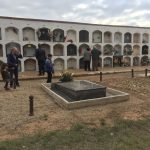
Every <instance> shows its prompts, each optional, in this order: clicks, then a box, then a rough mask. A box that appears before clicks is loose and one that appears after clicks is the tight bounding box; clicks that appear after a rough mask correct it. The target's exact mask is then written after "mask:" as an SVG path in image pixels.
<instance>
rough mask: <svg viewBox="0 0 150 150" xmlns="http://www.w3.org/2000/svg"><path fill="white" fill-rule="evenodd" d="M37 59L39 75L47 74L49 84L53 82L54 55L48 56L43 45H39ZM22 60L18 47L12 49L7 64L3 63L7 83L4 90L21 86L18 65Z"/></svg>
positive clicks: (2, 67) (3, 74) (0, 69)
mask: <svg viewBox="0 0 150 150" xmlns="http://www.w3.org/2000/svg"><path fill="white" fill-rule="evenodd" d="M35 57H36V59H37V61H38V67H39V75H44V73H45V72H47V83H50V82H51V80H52V74H53V73H54V68H53V63H52V55H51V54H48V55H47V56H46V54H45V51H44V49H42V48H41V45H40V44H39V45H38V49H36V53H35ZM20 58H22V55H21V54H20V52H19V50H18V49H17V48H16V47H12V48H11V50H10V53H9V54H8V55H7V63H2V65H1V68H0V71H1V76H2V79H3V81H4V82H5V85H4V89H5V90H10V89H11V88H14V89H15V88H16V86H18V87H19V86H20V84H19V81H18V65H19V59H20Z"/></svg>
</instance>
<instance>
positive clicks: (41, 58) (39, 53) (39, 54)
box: [35, 44, 46, 75]
mask: <svg viewBox="0 0 150 150" xmlns="http://www.w3.org/2000/svg"><path fill="white" fill-rule="evenodd" d="M35 57H36V59H37V61H38V67H39V75H44V65H45V60H46V55H45V51H44V49H42V48H41V44H38V49H36V53H35Z"/></svg>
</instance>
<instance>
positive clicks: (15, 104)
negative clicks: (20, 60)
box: [0, 72, 150, 140]
mask: <svg viewBox="0 0 150 150" xmlns="http://www.w3.org/2000/svg"><path fill="white" fill-rule="evenodd" d="M142 73H144V72H142ZM34 74H35V73H34ZM26 75H28V73H26V74H22V77H26ZM35 76H36V75H35ZM75 79H84V80H89V81H93V82H96V83H98V84H102V85H106V86H107V87H111V88H115V89H118V90H121V91H124V92H127V93H130V100H129V101H126V102H121V103H113V104H107V105H103V106H102V105H98V106H92V107H86V108H82V109H75V110H66V109H63V108H60V107H59V106H58V105H57V104H56V103H55V102H54V101H53V99H52V97H50V96H49V95H48V94H47V93H46V92H45V91H43V90H42V88H41V86H40V84H41V83H42V82H45V81H46V79H44V78H43V79H38V80H23V81H21V82H20V83H21V87H19V88H17V89H15V90H11V91H5V90H4V89H3V82H0V140H6V139H13V138H18V137H22V136H23V135H30V134H35V133H38V132H46V131H54V130H62V129H69V128H70V127H71V126H72V125H73V124H75V123H85V124H87V125H89V126H91V127H95V128H96V127H99V126H100V125H101V123H100V122H101V120H102V119H105V121H106V123H107V124H108V125H110V126H111V125H113V122H114V121H115V119H116V118H119V117H121V118H123V119H131V120H138V119H142V117H143V116H149V115H150V78H149V77H147V78H146V77H135V78H131V73H117V74H108V75H104V76H103V81H102V82H100V81H99V75H95V76H83V77H75ZM57 81H58V79H57V78H56V79H53V82H57ZM30 95H33V96H34V116H29V96H30Z"/></svg>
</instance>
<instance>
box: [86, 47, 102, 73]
mask: <svg viewBox="0 0 150 150" xmlns="http://www.w3.org/2000/svg"><path fill="white" fill-rule="evenodd" d="M100 55H101V52H100V51H99V50H98V49H97V48H96V47H95V46H94V47H93V49H92V50H91V51H90V48H87V49H86V50H85V51H84V53H83V60H84V70H85V71H91V69H90V63H91V59H92V71H98V63H99V56H100Z"/></svg>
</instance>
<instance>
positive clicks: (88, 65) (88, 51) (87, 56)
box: [83, 48, 91, 71]
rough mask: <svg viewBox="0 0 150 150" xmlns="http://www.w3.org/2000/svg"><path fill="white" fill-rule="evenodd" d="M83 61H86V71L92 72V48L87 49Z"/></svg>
mask: <svg viewBox="0 0 150 150" xmlns="http://www.w3.org/2000/svg"><path fill="white" fill-rule="evenodd" d="M83 60H84V70H85V71H87V70H88V71H91V69H90V62H91V52H90V48H87V49H86V50H85V51H84V54H83Z"/></svg>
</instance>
